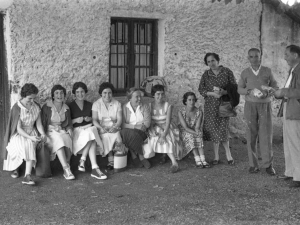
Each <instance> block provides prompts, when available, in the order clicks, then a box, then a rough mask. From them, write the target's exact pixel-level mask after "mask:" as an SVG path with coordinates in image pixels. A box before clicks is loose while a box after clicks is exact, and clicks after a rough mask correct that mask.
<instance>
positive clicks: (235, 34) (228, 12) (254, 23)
mask: <svg viewBox="0 0 300 225" xmlns="http://www.w3.org/2000/svg"><path fill="white" fill-rule="evenodd" d="M261 13H262V4H261V3H260V1H257V0H248V1H244V2H242V3H240V4H237V3H236V1H232V2H230V3H228V4H225V1H223V0H222V1H220V2H219V1H215V2H213V3H212V1H211V0H201V1H199V0H89V1H87V0H51V1H49V0H14V4H13V5H12V6H11V7H10V9H9V12H8V15H9V28H8V29H9V31H10V33H9V35H8V36H7V38H8V39H9V42H10V45H11V46H10V47H11V53H10V55H9V58H8V60H10V62H11V67H10V68H9V79H10V80H11V81H12V82H13V83H18V84H19V85H22V84H24V83H26V82H33V83H35V84H36V85H37V86H38V87H39V89H40V94H39V100H40V101H41V102H44V101H45V100H46V99H47V98H49V93H50V89H51V87H52V86H53V85H54V84H56V83H61V84H63V85H64V86H65V87H66V88H67V89H68V91H70V89H71V86H72V84H73V83H74V82H75V81H83V82H85V83H86V84H87V85H88V87H89V89H90V91H89V95H88V99H89V100H91V101H93V100H95V99H97V98H98V93H97V89H98V85H99V83H101V82H103V81H106V80H108V63H109V35H110V34H109V32H110V18H111V16H122V15H123V16H134V17H139V16H141V17H145V15H146V17H147V18H156V19H159V20H160V27H159V41H160V44H159V47H160V48H159V59H160V62H159V66H160V69H159V75H160V76H164V78H165V80H166V81H167V84H168V98H169V100H170V101H171V102H172V103H173V104H175V106H176V107H175V109H176V108H178V107H180V106H182V103H181V99H182V95H183V94H184V93H185V92H186V91H194V92H196V93H197V96H198V97H199V98H200V100H201V101H199V102H203V99H201V97H200V96H199V93H198V91H197V89H198V85H199V81H200V78H201V76H202V74H203V72H204V71H205V70H206V69H207V67H206V66H205V65H204V62H203V58H204V55H205V53H207V52H216V53H218V54H219V55H220V58H221V62H220V63H221V64H222V65H224V66H226V67H229V68H230V69H231V70H232V71H233V72H234V74H235V77H236V79H237V80H238V79H239V76H240V73H241V71H242V70H243V69H244V68H245V67H247V66H248V62H247V57H246V52H247V50H248V49H249V48H250V47H260V44H261V43H260V18H261ZM12 99H13V98H12ZM241 105H242V104H241ZM241 105H240V106H239V107H238V111H239V116H238V117H237V118H235V119H233V120H232V121H233V122H232V125H233V127H232V129H233V132H237V131H241V130H242V129H243V127H244V123H243V120H242V106H241ZM175 111H176V110H175ZM174 114H175V115H176V113H174Z"/></svg>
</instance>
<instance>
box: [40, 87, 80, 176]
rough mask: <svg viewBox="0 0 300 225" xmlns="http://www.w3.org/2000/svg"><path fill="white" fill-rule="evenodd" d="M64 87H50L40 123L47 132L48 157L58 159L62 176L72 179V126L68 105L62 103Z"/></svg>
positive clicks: (64, 94)
mask: <svg viewBox="0 0 300 225" xmlns="http://www.w3.org/2000/svg"><path fill="white" fill-rule="evenodd" d="M65 96H66V89H65V88H64V87H62V86H61V85H59V84H57V85H54V86H53V88H52V89H51V98H52V101H49V102H47V103H46V104H44V105H43V107H42V123H43V127H44V129H45V132H46V134H47V143H46V147H48V148H49V149H50V154H51V156H50V159H51V160H52V161H53V160H54V159H55V157H56V155H57V156H58V159H59V161H60V163H61V165H62V167H63V169H64V177H65V179H67V180H74V179H75V176H74V175H73V174H72V172H71V168H70V165H69V162H70V158H71V155H72V136H73V126H72V120H71V115H70V109H69V107H68V106H67V105H66V104H65V103H64V100H65Z"/></svg>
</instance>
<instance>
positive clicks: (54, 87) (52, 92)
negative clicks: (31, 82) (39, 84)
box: [51, 84, 67, 100]
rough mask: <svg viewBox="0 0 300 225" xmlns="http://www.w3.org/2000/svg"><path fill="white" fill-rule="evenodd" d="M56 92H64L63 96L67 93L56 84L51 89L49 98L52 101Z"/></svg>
mask: <svg viewBox="0 0 300 225" xmlns="http://www.w3.org/2000/svg"><path fill="white" fill-rule="evenodd" d="M57 90H62V91H63V92H64V95H65V96H66V94H67V91H66V89H65V88H64V87H63V86H61V85H60V84H56V85H54V86H53V88H52V89H51V98H52V100H54V92H55V91H57Z"/></svg>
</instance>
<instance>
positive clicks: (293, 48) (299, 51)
mask: <svg viewBox="0 0 300 225" xmlns="http://www.w3.org/2000/svg"><path fill="white" fill-rule="evenodd" d="M286 48H287V49H289V50H290V52H291V53H296V54H297V55H298V58H300V47H299V46H297V45H289V46H287V47H286Z"/></svg>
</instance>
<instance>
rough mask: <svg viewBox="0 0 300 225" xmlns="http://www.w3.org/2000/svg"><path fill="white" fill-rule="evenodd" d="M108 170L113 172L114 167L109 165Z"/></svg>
mask: <svg viewBox="0 0 300 225" xmlns="http://www.w3.org/2000/svg"><path fill="white" fill-rule="evenodd" d="M106 169H107V170H113V169H114V167H113V166H112V165H111V164H108V165H107V166H106Z"/></svg>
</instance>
